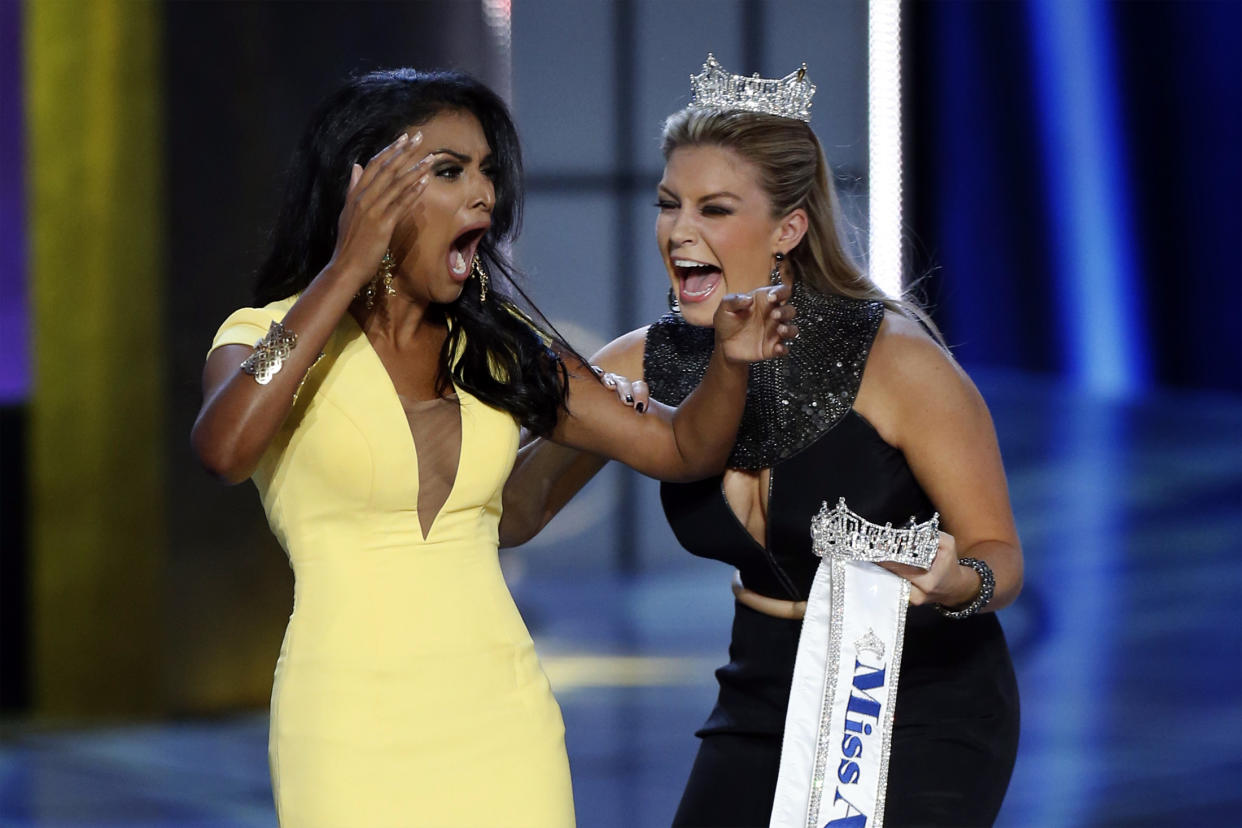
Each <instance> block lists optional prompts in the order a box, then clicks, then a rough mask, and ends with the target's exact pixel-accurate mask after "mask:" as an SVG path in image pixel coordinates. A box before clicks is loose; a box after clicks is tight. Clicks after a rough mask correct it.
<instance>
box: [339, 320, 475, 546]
mask: <svg viewBox="0 0 1242 828" xmlns="http://www.w3.org/2000/svg"><path fill="white" fill-rule="evenodd" d="M346 316H348V317H349V319H350V321H351V322H352V323H353V325H354V327H355V328H356V329H357V335H358V336H359V337H360V338H361V339H362V348H363V349H364V350H365V351H367V352H368V353H369V354H370V356H371V359H372V361H373V362H374V365H375V367H376V368H378V369H379V372H380V373H381V374H383V376H384V380H385V384H386V387H387V389H388V395H389V398H390V399H391V401H392V404H393V405H394V406H396V409H397V414H398V415H399V418H400V422H401V424H402V426H403V429H402V430H403V431H404V432H405V434H406V437H407V439H408V440H409V443H408V445H409V449H408V453H409V455H410V456H411V457H412V458H413V460H414V474H415V475H416V476H417V478H418V491H419V492H422V490H423V479H424V478H423V469H422V466H421V465H420V459H419V453H418V439H417V438H416V437H415V435H414V429H413V426H412V425H411V423H410V419H409V412H408V411H407V409H406V407H405V403H404V402H403V401H402V399H401V394H400V393H399V392H398V391H397V385H396V383H394V382H393V380H392V374H390V373H388V367H387V366H386V365H385V364H384V360H383V358H382V357H381V356H380V355H379V351H377V350H375V345H374V343H372V342H371V338H370V337H369V336H367V332H366V330H365V329H364V328H363V327H362V325H361V324H360V323H359V322H358V320H357V319H355V318H354V316H353V314H349V313H347V314H346ZM449 382H450V384H451V385H452V387H453V393H454V394H456V396H457V417H458V424H459V434H460V438H461V439H460V440H459V442H458V448H457V464H456V466H455V467H454V469H453V480H452V483H451V484H450V485H449V488H448V492H447V493H446V494H445V497H444V501H443V502H442V503H440V506H439V508H437V509H436V511H435V514H434V515H433V516H432V518H431V521H430V522H429V523H428V524H427V527H426V530H425V531H424V529H423V526H422V519H421V516H420V519H419V533H420V534H421V535H422V537H423V541H427V540H429V539H430V538H431V534H432V533H433V532H434V531H435V528H436V523H437V522H438V521H439V520H440V515H442V514H444V512H445V510H446V509H447V507H448V505H449V504H450V503H452V502H453V496H454V495H455V494H456V493H457V484H458V482H459V481H460V480H461V470H462V468H463V467H464V465H465V458H466V417H465V409H466V406H468V405H469V404H470V402H471V398H470V395H469V394H468V393H466V392H465V391H463V390H462V389H461V388H459V387H458V386H457V384H456V383H454V382H453V381H452V377H450V378H449ZM423 402H431V401H430V400H414V401H412V404H413V405H418V404H419V403H423ZM429 473H430V472H429ZM417 505H418V504H417V496H416V502H415V506H416V507H417ZM416 511H417V509H416ZM420 515H421V513H420Z"/></svg>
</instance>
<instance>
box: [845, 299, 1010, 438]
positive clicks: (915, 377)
mask: <svg viewBox="0 0 1242 828" xmlns="http://www.w3.org/2000/svg"><path fill="white" fill-rule="evenodd" d="M855 408H856V409H857V410H858V413H859V414H861V415H862V416H863V417H865V418H866V419H867V420H868V421H870V422H871V424H872V425H873V426H875V428H876V430H878V431H879V432H880V434H881V436H883V437H884V439H885V440H886V441H888V442H889V443H891V444H893V445H896V446H900V445H901V444H902V443H903V442H904V440H905V438H906V437H907V436H908V434H909V432H910V431H911V429H912V428H917V427H918V424H919V423H920V422H924V423H925V422H926V418H927V417H937V418H938V417H946V416H948V417H954V416H963V415H964V416H967V417H970V416H977V415H978V414H979V413H980V412H983V413H984V416H986V408H985V407H984V404H983V398H982V397H981V396H980V395H979V392H978V390H977V389H976V388H975V385H974V383H973V382H971V380H970V377H969V376H967V375H966V372H965V371H964V370H962V367H961V366H960V365H959V364H958V363H957V360H955V359H953V357H952V356H951V355H950V354H949V352H948V351H946V350H945V349H944V347H942V346H941V345H940V343H939V342H937V341H936V340H934V339H933V338H932V337H931V334H929V333H928V332H927V331H926V330H925V329H924V328H923V326H922V325H920V324H919V323H918V322H916V321H915V320H913V319H910V318H909V317H907V316H903V315H901V314H899V313H894V312H893V311H886V312H885V314H884V321H883V322H882V323H881V324H880V330H879V332H878V333H877V334H876V338H875V342H874V344H873V345H872V346H871V354H870V356H869V357H868V358H867V366H866V368H865V370H864V371H863V379H862V385H861V386H860V388H859V390H858V396H857V398H856V400H855Z"/></svg>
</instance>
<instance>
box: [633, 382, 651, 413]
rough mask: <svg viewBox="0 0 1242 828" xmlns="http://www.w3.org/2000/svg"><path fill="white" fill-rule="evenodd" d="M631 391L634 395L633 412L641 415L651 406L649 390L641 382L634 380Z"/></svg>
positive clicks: (645, 384)
mask: <svg viewBox="0 0 1242 828" xmlns="http://www.w3.org/2000/svg"><path fill="white" fill-rule="evenodd" d="M631 389H632V391H633V394H634V410H635V411H637V412H638V413H639V414H642V413H643V412H644V411H646V410H647V408H648V407H649V406H650V405H651V389H650V388H648V387H647V383H645V382H643V381H642V380H634V382H633V383H631Z"/></svg>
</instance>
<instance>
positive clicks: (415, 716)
mask: <svg viewBox="0 0 1242 828" xmlns="http://www.w3.org/2000/svg"><path fill="white" fill-rule="evenodd" d="M292 304H293V299H288V300H284V301H281V302H276V303H273V304H271V305H268V306H267V307H264V308H244V309H242V310H239V311H237V312H235V313H234V314H232V315H231V316H230V317H229V318H228V319H227V320H226V321H225V323H224V324H223V325H222V326H221V328H220V331H219V333H217V335H216V338H215V340H214V342H213V345H212V347H213V348H215V347H218V346H220V345H226V344H244V345H253V344H254V343H255V342H256V341H257V340H258V339H259V338H260V337H262V336H263V335H264V334H265V333H266V332H267V329H268V325H269V324H270V323H271V321H272V320H278V319H281V318H283V316H284V314H285V313H286V312H287V311H288V309H289V307H291V306H292ZM457 394H458V398H459V400H460V408H461V455H460V462H459V466H458V471H457V476H456V479H455V481H454V483H453V486H452V489H451V491H450V492H449V495H448V500H447V502H445V504H444V506H443V507H442V508H441V509H440V511H439V513H438V514H437V515H436V517H435V519H434V523H432V524H431V527H430V532H429V533H428V535H427V537H426V538H425V539H424V537H423V533H422V529H421V528H420V524H419V518H418V513H417V508H416V505H417V503H418V479H419V477H418V459H417V457H416V455H415V448H414V440H413V437H412V435H411V431H410V426H409V423H408V421H407V419H406V415H405V411H404V409H403V408H402V405H401V402H400V400H399V399H398V397H397V394H396V391H395V389H394V387H393V385H392V381H391V380H390V379H389V377H388V373H387V371H386V370H385V369H384V366H383V363H382V362H381V361H380V359H379V356H378V355H377V354H376V353H375V351H374V350H373V349H372V347H371V344H370V342H369V341H368V340H367V338H366V335H365V334H364V333H363V332H362V330H361V329H360V328H359V327H358V325H357V323H356V322H355V321H354V320H353V318H352V317H351V316H349V315H348V314H346V315H345V317H344V318H343V319H342V320H341V323H340V324H339V325H338V326H337V329H336V331H335V333H334V334H333V335H332V337H331V338H330V339H329V341H328V344H327V346H326V347H325V349H324V357H323V359H321V360H320V361H319V363H318V364H317V365H316V366H315V367H314V368H313V369H312V370H311V372H310V373H309V375H308V377H307V380H306V382H305V384H304V385H303V387H302V390H301V392H300V394H299V397H298V401H297V403H296V405H295V406H294V409H293V411H292V412H291V414H290V415H289V418H288V420H287V421H286V423H285V425H284V426H283V428H282V429H281V431H280V433H279V434H278V435H277V437H276V439H275V440H274V441H273V443H272V444H271V446H270V447H269V448H268V450H267V452H266V454H265V455H264V456H263V459H262V461H261V463H260V465H259V467H258V469H257V470H256V471H255V473H254V476H253V480H254V482H255V485H256V486H257V487H258V490H259V495H260V497H261V498H262V501H263V507H264V509H265V510H266V512H267V517H268V522H269V524H270V525H271V528H272V531H273V533H275V535H276V537H277V539H278V540H279V541H280V543H281V545H282V546H283V547H284V549H285V551H286V552H287V553H288V555H289V560H290V562H291V564H292V566H293V571H294V576H295V587H294V601H293V614H292V616H291V617H290V619H289V626H288V629H287V630H286V632H285V639H284V643H283V645H282V646H281V650H280V659H279V661H278V662H277V665H276V678H275V683H274V686H273V689H272V707H271V730H270V736H269V745H268V751H269V759H270V764H271V773H272V788H273V791H274V794H275V799H276V808H277V813H278V815H279V818H280V822H281V825H282V826H286V828H309V827H311V826H314V827H315V828H319V826H322V828H389V826H392V827H393V828H395V827H396V826H427V827H428V828H450V827H451V826H469V828H485V827H486V828H510V827H511V828H518V827H519V826H529V828H559V826H572V825H573V824H574V811H573V796H572V790H571V787H570V781H569V763H568V760H567V758H566V754H565V740H564V734H565V728H564V724H563V722H562V720H561V713H560V709H559V707H558V706H557V704H556V701H555V700H554V699H553V697H552V692H551V689H550V687H549V685H548V680H547V678H546V676H545V675H544V673H543V670H542V668H541V667H540V665H539V661H538V659H537V658H536V656H535V650H534V645H533V643H532V642H531V638H530V634H529V633H528V632H527V630H526V626H525V624H523V622H522V618H521V616H520V615H519V614H518V611H517V608H516V607H515V606H514V603H513V599H512V597H511V596H510V594H509V590H508V588H507V587H506V585H505V582H504V580H503V579H502V577H501V573H500V567H499V563H498V559H497V526H498V523H499V520H500V511H501V489H502V487H503V485H504V482H505V478H506V477H507V476H508V474H509V472H510V470H511V468H512V466H513V461H514V457H515V454H516V451H517V445H518V427H517V425H516V423H515V422H514V420H513V418H512V417H511V416H510V415H509V414H507V413H505V412H503V411H498V410H496V409H494V408H490V407H489V406H487V405H485V404H483V403H482V402H480V401H479V400H477V399H475V398H474V397H472V396H470V394H468V393H467V392H466V391H465V390H463V389H461V388H458V389H457Z"/></svg>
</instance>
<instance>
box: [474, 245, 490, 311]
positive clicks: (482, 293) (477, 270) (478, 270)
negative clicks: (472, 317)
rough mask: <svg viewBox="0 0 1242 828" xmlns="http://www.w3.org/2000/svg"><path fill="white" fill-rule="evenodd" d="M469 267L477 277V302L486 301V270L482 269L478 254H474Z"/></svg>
mask: <svg viewBox="0 0 1242 828" xmlns="http://www.w3.org/2000/svg"><path fill="white" fill-rule="evenodd" d="M470 269H471V270H472V271H473V272H474V275H475V276H476V277H478V279H479V304H480V305H481V304H483V303H484V302H486V301H487V278H488V277H487V271H486V270H484V269H483V263H482V262H481V261H479V257H478V254H475V257H474V262H473V263H472V264H471V265H470Z"/></svg>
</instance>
